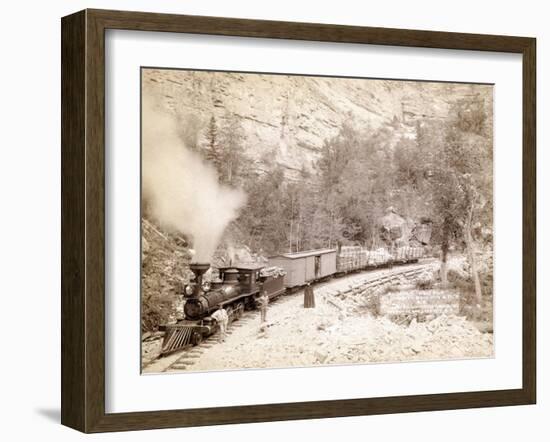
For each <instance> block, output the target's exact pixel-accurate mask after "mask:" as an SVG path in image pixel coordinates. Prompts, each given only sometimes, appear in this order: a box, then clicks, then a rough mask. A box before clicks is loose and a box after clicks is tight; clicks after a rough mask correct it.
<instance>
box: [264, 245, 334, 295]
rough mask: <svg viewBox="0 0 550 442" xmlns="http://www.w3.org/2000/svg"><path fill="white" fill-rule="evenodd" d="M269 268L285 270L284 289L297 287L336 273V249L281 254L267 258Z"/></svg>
mask: <svg viewBox="0 0 550 442" xmlns="http://www.w3.org/2000/svg"><path fill="white" fill-rule="evenodd" d="M268 262H269V265H270V266H278V267H281V268H283V269H284V270H285V272H286V276H285V285H286V287H298V286H302V285H305V284H307V283H308V282H312V281H317V280H319V279H323V278H325V277H327V276H332V275H334V274H335V273H336V249H321V250H310V251H307V252H294V253H282V254H280V255H276V256H272V257H270V258H269V261H268Z"/></svg>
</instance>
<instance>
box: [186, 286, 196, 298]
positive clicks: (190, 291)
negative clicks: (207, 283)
mask: <svg viewBox="0 0 550 442" xmlns="http://www.w3.org/2000/svg"><path fill="white" fill-rule="evenodd" d="M194 291H195V290H193V286H191V285H186V286H185V294H186V295H187V296H191V295H192V294H193V292H194Z"/></svg>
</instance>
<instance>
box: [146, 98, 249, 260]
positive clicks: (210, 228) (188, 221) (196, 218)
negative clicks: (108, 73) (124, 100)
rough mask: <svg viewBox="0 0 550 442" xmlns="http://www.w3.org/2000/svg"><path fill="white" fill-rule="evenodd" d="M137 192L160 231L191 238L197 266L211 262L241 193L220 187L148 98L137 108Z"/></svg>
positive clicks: (235, 213)
mask: <svg viewBox="0 0 550 442" xmlns="http://www.w3.org/2000/svg"><path fill="white" fill-rule="evenodd" d="M142 112H143V113H142V118H143V122H142V149H143V151H142V186H143V188H142V191H143V197H144V198H145V199H146V201H147V203H148V209H149V211H150V213H151V215H152V216H153V217H154V218H155V219H156V221H157V222H158V223H159V224H160V225H161V226H162V227H164V228H165V229H167V230H171V231H178V232H181V233H183V234H185V235H187V236H189V237H191V238H192V241H193V246H194V248H195V252H196V253H195V257H194V259H193V261H196V262H210V260H211V259H212V255H213V253H214V251H215V250H216V247H217V246H218V243H219V242H220V240H221V238H222V235H223V232H224V230H225V228H226V227H227V225H228V224H229V223H230V222H231V221H232V220H233V219H235V218H236V217H237V216H238V212H239V209H240V208H241V207H242V206H243V204H244V203H245V200H246V196H245V194H244V192H242V191H240V190H235V189H232V188H229V187H227V186H223V185H220V184H219V182H218V177H217V173H216V170H215V169H214V168H213V167H212V166H210V165H208V164H207V163H205V162H204V161H203V160H202V158H201V157H200V156H199V154H197V153H195V152H193V151H191V150H189V149H188V148H187V147H186V146H185V144H184V142H183V141H182V139H181V138H180V137H179V136H178V130H177V127H176V123H175V120H174V119H173V118H171V117H170V116H169V115H168V114H166V113H165V112H163V111H162V110H161V109H160V108H159V107H157V106H154V105H153V103H152V102H150V101H148V100H144V101H143V108H142Z"/></svg>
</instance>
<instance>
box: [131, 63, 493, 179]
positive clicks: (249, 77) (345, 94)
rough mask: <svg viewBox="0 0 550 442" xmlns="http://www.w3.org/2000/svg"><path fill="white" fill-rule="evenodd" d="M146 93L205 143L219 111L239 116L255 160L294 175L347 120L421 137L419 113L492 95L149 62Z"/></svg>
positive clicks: (439, 114)
mask: <svg viewBox="0 0 550 442" xmlns="http://www.w3.org/2000/svg"><path fill="white" fill-rule="evenodd" d="M142 75H143V77H142V80H143V81H142V91H143V95H144V97H151V98H153V99H154V100H156V101H157V103H158V104H160V105H161V106H162V107H164V108H166V109H167V110H169V111H170V112H172V113H174V115H175V116H176V118H178V120H179V121H180V122H181V124H182V125H183V126H184V129H183V130H186V131H188V132H193V134H192V137H195V139H196V141H197V142H198V143H201V142H204V137H205V134H206V128H207V125H208V122H209V120H210V118H211V117H212V116H214V117H215V118H216V120H217V121H218V122H221V121H223V120H224V119H226V118H228V117H233V118H237V119H238V120H239V121H240V123H241V126H242V127H243V129H244V134H245V148H246V152H247V154H248V156H249V157H250V158H251V159H252V160H253V161H254V164H255V167H256V168H257V169H261V168H262V167H266V166H267V165H268V164H270V163H273V161H275V162H277V163H279V164H280V165H282V166H283V167H284V168H285V169H286V170H287V176H288V177H292V175H293V174H297V173H300V172H301V171H302V170H306V171H310V172H311V171H313V170H314V168H315V162H316V160H317V158H318V157H319V154H320V150H321V147H322V145H323V142H324V141H325V140H326V139H329V138H331V137H333V136H334V135H336V134H337V133H338V131H339V129H340V128H341V127H342V124H343V123H344V122H350V123H352V124H353V126H354V127H355V128H358V129H367V128H371V129H378V128H380V127H384V126H390V125H391V126H392V132H393V134H394V135H393V137H394V139H395V140H396V141H397V140H398V139H399V138H401V137H402V136H405V137H409V138H411V137H414V123H415V121H416V120H418V119H424V118H431V119H439V118H445V116H446V115H447V113H448V110H449V105H450V104H451V103H452V102H453V101H455V100H456V99H457V98H459V97H462V96H464V95H465V94H474V93H475V94H480V93H481V94H483V95H484V96H485V98H486V99H487V100H489V98H490V97H491V94H492V88H491V87H490V86H475V87H472V86H471V85H464V84H450V83H426V82H412V81H392V80H364V79H334V78H327V77H305V76H287V75H267V74H261V75H259V74H242V73H224V72H200V71H186V70H168V69H164V70H159V69H144V70H143V71H142Z"/></svg>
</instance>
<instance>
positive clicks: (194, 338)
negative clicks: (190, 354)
mask: <svg viewBox="0 0 550 442" xmlns="http://www.w3.org/2000/svg"><path fill="white" fill-rule="evenodd" d="M201 342H202V333H201V332H199V331H197V330H195V331H193V334H192V335H191V344H193V346H196V345H199V344H200V343H201Z"/></svg>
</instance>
